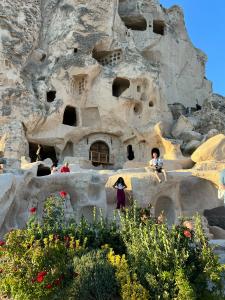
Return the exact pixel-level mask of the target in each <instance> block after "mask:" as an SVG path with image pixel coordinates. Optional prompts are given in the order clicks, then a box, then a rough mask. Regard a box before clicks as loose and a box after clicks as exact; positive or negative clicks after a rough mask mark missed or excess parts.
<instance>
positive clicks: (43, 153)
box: [29, 143, 58, 164]
mask: <svg viewBox="0 0 225 300" xmlns="http://www.w3.org/2000/svg"><path fill="white" fill-rule="evenodd" d="M29 156H30V159H31V162H36V161H42V160H44V159H46V158H50V159H51V160H52V162H53V163H56V164H57V162H58V159H57V156H56V151H55V147H53V146H46V145H41V144H35V143H29Z"/></svg>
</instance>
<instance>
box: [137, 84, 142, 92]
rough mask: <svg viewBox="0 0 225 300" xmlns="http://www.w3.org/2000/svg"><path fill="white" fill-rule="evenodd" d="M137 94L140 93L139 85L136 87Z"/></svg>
mask: <svg viewBox="0 0 225 300" xmlns="http://www.w3.org/2000/svg"><path fill="white" fill-rule="evenodd" d="M137 92H138V93H140V92H141V86H140V85H138V86H137Z"/></svg>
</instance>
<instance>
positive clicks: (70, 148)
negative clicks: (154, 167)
mask: <svg viewBox="0 0 225 300" xmlns="http://www.w3.org/2000/svg"><path fill="white" fill-rule="evenodd" d="M1 11H2V13H3V16H4V18H3V19H2V21H1V23H0V27H1V41H2V43H1V49H0V52H1V53H0V57H1V74H0V77H1V87H0V94H1V97H2V107H1V108H0V112H1V119H0V122H1V124H2V127H1V137H2V150H3V151H4V153H5V157H6V159H8V160H7V163H8V165H7V168H8V169H10V167H12V166H13V164H14V166H15V162H16V161H18V162H19V160H20V158H21V157H22V156H25V157H27V158H28V157H30V158H31V161H34V160H35V159H36V158H35V152H36V148H35V147H37V144H41V145H42V146H43V148H44V150H43V151H44V154H43V159H45V158H47V157H50V158H52V159H53V160H55V159H57V160H61V161H62V160H63V159H64V157H66V156H67V157H69V156H71V157H77V158H82V159H86V160H90V161H91V162H93V163H94V164H95V165H98V164H101V163H103V164H106V165H109V166H112V165H113V167H114V168H118V167H122V165H123V164H124V163H125V162H126V161H127V160H128V159H133V160H135V161H140V162H147V161H148V159H149V153H148V151H149V149H151V148H153V147H158V148H159V149H160V150H161V153H162V154H166V148H165V143H162V139H161V138H159V137H158V135H157V134H156V133H155V131H154V126H155V124H157V123H158V122H160V121H163V122H164V123H165V124H167V125H166V126H167V128H168V129H169V128H170V126H171V125H172V114H171V111H170V109H169V106H168V104H169V105H170V104H174V103H181V104H182V105H185V106H186V107H187V106H189V107H193V106H195V104H196V99H197V100H198V103H199V104H201V103H202V102H203V100H204V99H206V98H208V97H209V95H210V93H211V86H210V83H209V82H208V81H207V80H206V79H205V77H204V76H205V61H206V56H205V54H204V53H202V52H201V51H200V50H198V49H196V48H194V47H193V45H192V43H191V41H190V40H189V37H188V35H187V32H186V29H185V25H184V17H183V12H182V10H181V9H180V8H179V7H177V6H174V7H172V8H171V9H164V8H163V7H162V6H160V5H159V2H158V1H151V2H149V1H145V0H141V1H137V0H132V1H122V0H120V1H116V0H113V1H112V0H104V1H99V0H98V1H94V2H93V1H91V0H89V1H81V0H79V1H78V0H73V1H72V0H63V1H56V0H47V1H41V0H33V1H32V0H26V1H23V4H22V5H21V3H20V1H19V0H17V1H14V2H11V1H9V0H5V1H3V2H2V3H1ZM174 53H176V55H175V56H174ZM190 91H191V93H190ZM15 119H16V121H17V124H16V125H15V122H14V121H15ZM5 132H6V133H7V135H6V136H5V135H4V133H5ZM15 136H17V138H16V143H19V144H21V146H19V148H18V149H17V150H15V148H16V144H15V142H14V141H15V138H14V137H15ZM19 140H20V141H19ZM99 141H100V142H101V143H100V144H99V143H98V142H99ZM49 147H54V151H55V154H53V149H50V148H49ZM99 149H100V150H99ZM101 153H103V155H101ZM168 156H169V155H168ZM7 168H6V169H7Z"/></svg>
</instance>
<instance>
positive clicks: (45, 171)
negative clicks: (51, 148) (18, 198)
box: [37, 165, 51, 177]
mask: <svg viewBox="0 0 225 300" xmlns="http://www.w3.org/2000/svg"><path fill="white" fill-rule="evenodd" d="M50 174H51V169H50V168H49V167H46V166H44V165H39V166H38V169H37V176H38V177H42V176H47V175H50Z"/></svg>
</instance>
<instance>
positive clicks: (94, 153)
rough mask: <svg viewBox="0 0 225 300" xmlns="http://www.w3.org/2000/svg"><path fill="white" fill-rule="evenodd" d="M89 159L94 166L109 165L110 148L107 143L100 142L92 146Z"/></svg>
mask: <svg viewBox="0 0 225 300" xmlns="http://www.w3.org/2000/svg"><path fill="white" fill-rule="evenodd" d="M89 159H90V160H91V162H92V164H93V166H99V165H108V164H109V147H108V145H107V144H106V143H105V142H102V141H98V142H95V143H93V144H92V145H91V147H90V151H89Z"/></svg>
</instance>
